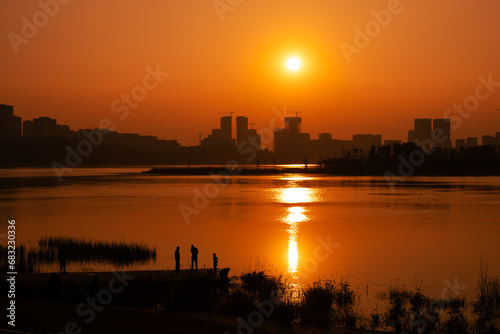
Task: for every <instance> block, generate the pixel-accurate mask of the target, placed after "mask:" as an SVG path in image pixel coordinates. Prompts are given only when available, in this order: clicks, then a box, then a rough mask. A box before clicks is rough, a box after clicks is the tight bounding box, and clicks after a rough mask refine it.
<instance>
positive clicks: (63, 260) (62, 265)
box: [58, 246, 66, 274]
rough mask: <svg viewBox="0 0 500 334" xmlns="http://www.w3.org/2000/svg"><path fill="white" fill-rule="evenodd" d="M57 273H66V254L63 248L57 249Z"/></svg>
mask: <svg viewBox="0 0 500 334" xmlns="http://www.w3.org/2000/svg"><path fill="white" fill-rule="evenodd" d="M58 257H59V271H60V272H61V274H64V273H66V253H65V252H64V247H62V246H61V248H59V254H58Z"/></svg>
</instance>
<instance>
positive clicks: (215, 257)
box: [212, 253, 219, 274]
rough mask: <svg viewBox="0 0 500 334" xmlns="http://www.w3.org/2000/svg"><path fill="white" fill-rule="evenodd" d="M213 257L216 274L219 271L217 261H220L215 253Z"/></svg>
mask: <svg viewBox="0 0 500 334" xmlns="http://www.w3.org/2000/svg"><path fill="white" fill-rule="evenodd" d="M212 259H214V274H216V273H217V263H218V262H219V258H218V257H217V255H215V253H214V256H213V257H212Z"/></svg>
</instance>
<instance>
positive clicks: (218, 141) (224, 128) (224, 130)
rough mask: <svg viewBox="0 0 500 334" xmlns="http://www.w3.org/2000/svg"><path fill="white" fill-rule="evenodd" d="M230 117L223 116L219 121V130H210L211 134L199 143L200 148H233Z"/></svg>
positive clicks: (233, 141)
mask: <svg viewBox="0 0 500 334" xmlns="http://www.w3.org/2000/svg"><path fill="white" fill-rule="evenodd" d="M232 119H233V118H232V117H231V116H224V117H221V119H220V127H221V128H220V129H212V133H211V134H209V135H208V136H207V138H204V139H203V140H202V141H201V146H203V147H212V148H218V147H223V148H234V147H235V140H234V139H232V138H231V135H232V129H231V128H232Z"/></svg>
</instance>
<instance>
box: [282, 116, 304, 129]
mask: <svg viewBox="0 0 500 334" xmlns="http://www.w3.org/2000/svg"><path fill="white" fill-rule="evenodd" d="M301 124H302V117H285V130H287V131H288V132H290V133H300V130H301Z"/></svg>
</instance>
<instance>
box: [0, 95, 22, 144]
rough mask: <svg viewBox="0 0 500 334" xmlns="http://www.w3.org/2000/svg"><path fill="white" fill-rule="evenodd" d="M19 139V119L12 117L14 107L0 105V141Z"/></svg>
mask: <svg viewBox="0 0 500 334" xmlns="http://www.w3.org/2000/svg"><path fill="white" fill-rule="evenodd" d="M19 137H21V117H17V116H14V106H10V105H6V104H0V139H15V138H19Z"/></svg>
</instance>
